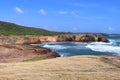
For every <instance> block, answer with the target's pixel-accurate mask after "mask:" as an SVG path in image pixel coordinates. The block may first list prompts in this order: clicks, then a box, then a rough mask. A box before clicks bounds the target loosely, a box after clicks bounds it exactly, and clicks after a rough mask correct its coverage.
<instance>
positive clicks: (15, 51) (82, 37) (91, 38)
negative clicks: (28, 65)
mask: <svg viewBox="0 0 120 80" xmlns="http://www.w3.org/2000/svg"><path fill="white" fill-rule="evenodd" d="M67 41H68V42H95V41H98V42H100V41H102V42H109V41H108V40H107V38H106V37H105V36H104V35H103V34H76V35H73V34H69V35H68V34H65V35H57V36H0V62H6V63H8V62H20V61H24V60H27V59H31V58H56V57H60V55H59V54H58V53H56V52H52V50H50V49H48V48H43V47H40V46H39V47H38V46H31V45H30V44H38V43H42V42H67Z"/></svg>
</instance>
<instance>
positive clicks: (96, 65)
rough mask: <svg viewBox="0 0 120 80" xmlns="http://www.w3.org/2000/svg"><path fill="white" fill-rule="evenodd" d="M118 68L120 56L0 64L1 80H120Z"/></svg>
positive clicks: (77, 57)
mask: <svg viewBox="0 0 120 80" xmlns="http://www.w3.org/2000/svg"><path fill="white" fill-rule="evenodd" d="M113 63H114V64H113ZM116 65H117V66H116ZM119 65H120V58H119V57H117V58H116V57H96V56H76V57H68V58H55V59H48V60H41V61H34V62H20V63H0V80H120V67H119Z"/></svg>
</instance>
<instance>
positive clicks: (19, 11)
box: [14, 7, 24, 14]
mask: <svg viewBox="0 0 120 80" xmlns="http://www.w3.org/2000/svg"><path fill="white" fill-rule="evenodd" d="M14 10H15V12H17V13H20V14H22V13H24V12H23V10H22V9H21V8H19V7H16V8H14Z"/></svg>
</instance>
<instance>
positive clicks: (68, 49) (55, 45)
mask: <svg viewBox="0 0 120 80" xmlns="http://www.w3.org/2000/svg"><path fill="white" fill-rule="evenodd" d="M107 38H108V40H109V41H110V42H109V43H104V42H89V43H81V42H45V43H42V44H40V46H41V47H45V48H49V49H51V50H52V51H54V52H57V53H59V54H60V55H61V56H62V57H67V56H77V55H112V56H120V36H107Z"/></svg>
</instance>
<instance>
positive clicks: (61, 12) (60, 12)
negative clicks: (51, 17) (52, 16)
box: [58, 11, 68, 14]
mask: <svg viewBox="0 0 120 80" xmlns="http://www.w3.org/2000/svg"><path fill="white" fill-rule="evenodd" d="M58 13H59V14H67V13H68V12H67V11H59V12H58Z"/></svg>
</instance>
